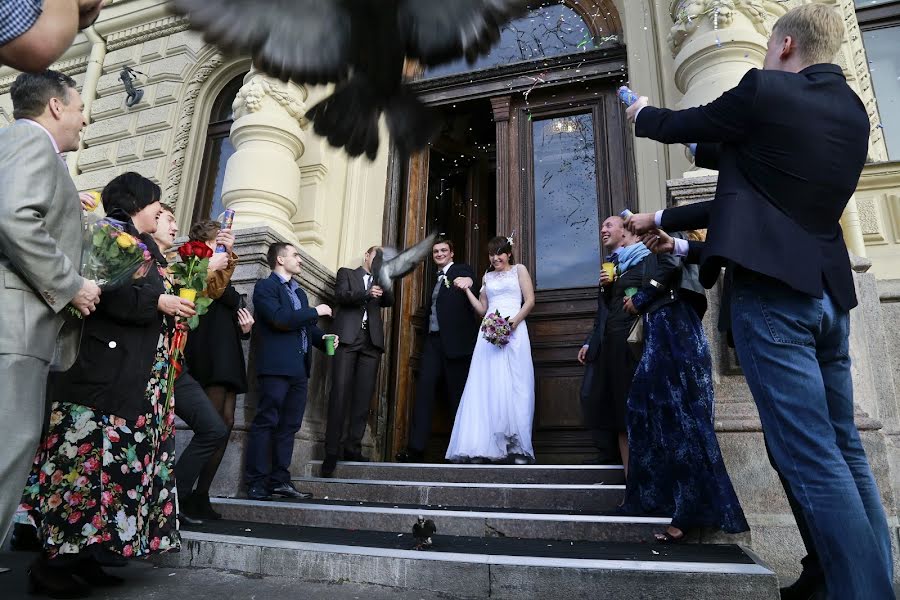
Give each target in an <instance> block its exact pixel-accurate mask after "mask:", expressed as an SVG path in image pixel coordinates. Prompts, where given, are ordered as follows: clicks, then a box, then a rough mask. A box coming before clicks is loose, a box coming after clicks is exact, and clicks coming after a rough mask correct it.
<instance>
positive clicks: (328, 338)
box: [322, 333, 335, 356]
mask: <svg viewBox="0 0 900 600" xmlns="http://www.w3.org/2000/svg"><path fill="white" fill-rule="evenodd" d="M334 337H335V336H334V334H333V333H329V334H328V335H325V336H323V338H322V339H324V340H325V354H327V355H328V356H334Z"/></svg>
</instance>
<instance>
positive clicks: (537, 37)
mask: <svg viewBox="0 0 900 600" xmlns="http://www.w3.org/2000/svg"><path fill="white" fill-rule="evenodd" d="M448 1H452V0H448ZM604 41H605V40H595V39H594V38H593V36H592V35H591V31H590V29H588V26H587V24H586V23H585V22H584V19H582V18H581V17H580V16H579V15H578V13H576V12H575V11H574V10H572V9H571V8H570V7H568V6H566V5H565V4H563V3H562V1H561V0H556V1H555V2H545V3H543V5H542V6H540V7H539V8H535V9H532V10H531V11H530V12H529V13H528V15H526V16H524V17H522V18H520V19H515V20H513V21H510V22H509V23H508V24H506V25H505V26H504V27H503V29H502V30H501V31H500V41H499V42H498V43H497V45H496V46H494V48H493V49H492V50H491V52H490V54H488V55H486V56H482V57H480V58H478V59H477V60H476V61H475V63H474V64H471V65H470V64H469V63H468V62H466V60H465V59H460V60H457V61H455V62H452V63H447V64H445V65H439V66H437V67H434V68H431V69H428V71H427V72H426V74H425V76H426V77H442V76H444V75H452V74H454V73H465V72H467V71H478V70H480V69H487V68H489V67H495V66H498V65H507V64H511V63H517V62H525V61H529V60H535V59H538V58H545V57H549V56H560V55H563V54H572V53H574V52H581V51H584V50H593V49H594V48H596V47H597V46H598V45H602V43H603V42H604Z"/></svg>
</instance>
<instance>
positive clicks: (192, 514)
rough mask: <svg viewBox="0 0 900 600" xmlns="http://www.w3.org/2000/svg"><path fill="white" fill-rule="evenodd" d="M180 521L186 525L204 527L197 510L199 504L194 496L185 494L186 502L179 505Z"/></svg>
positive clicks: (182, 501) (183, 501)
mask: <svg viewBox="0 0 900 600" xmlns="http://www.w3.org/2000/svg"><path fill="white" fill-rule="evenodd" d="M178 519H179V520H180V521H181V522H182V523H183V524H186V525H203V519H201V518H200V513H199V511H198V510H197V503H196V502H195V500H194V497H193V496H192V495H188V494H185V496H184V500H181V501H180V502H179V503H178Z"/></svg>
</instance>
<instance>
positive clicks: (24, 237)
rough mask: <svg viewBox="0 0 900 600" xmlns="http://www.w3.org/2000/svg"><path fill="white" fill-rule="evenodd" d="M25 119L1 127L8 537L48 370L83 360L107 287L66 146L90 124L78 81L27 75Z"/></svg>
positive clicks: (0, 325)
mask: <svg viewBox="0 0 900 600" xmlns="http://www.w3.org/2000/svg"><path fill="white" fill-rule="evenodd" d="M10 95H11V96H12V101H13V116H14V117H15V118H16V121H15V123H13V124H12V125H11V126H9V127H6V128H4V129H0V306H2V307H3V310H4V316H3V320H2V321H0V440H3V452H0V539H2V538H3V537H5V534H6V531H7V528H8V527H9V523H10V520H11V518H12V515H13V512H14V511H15V509H16V506H17V505H18V503H19V499H20V498H21V496H22V489H23V488H24V485H25V479H26V477H27V476H28V470H29V468H30V467H31V462H32V459H33V458H34V452H35V450H36V448H37V446H38V442H39V438H40V434H41V428H42V426H43V422H44V404H45V400H44V399H45V397H46V385H47V374H48V372H49V371H50V370H51V368H52V369H53V370H66V369H68V368H69V367H71V366H72V364H73V363H74V361H75V355H76V354H77V352H78V343H79V338H80V329H81V328H80V324H71V323H69V324H67V325H66V327H63V323H64V320H63V316H62V314H61V312H60V311H62V310H63V309H64V308H65V307H66V306H67V305H69V304H71V305H72V306H74V307H75V308H76V309H78V310H79V311H81V313H82V314H83V315H85V316H87V315H90V314H91V312H93V311H94V310H95V308H96V304H97V301H98V300H99V298H100V288H99V287H97V284H96V283H95V282H93V281H90V280H86V279H84V278H83V277H81V275H79V273H78V270H79V266H80V263H81V237H82V235H81V206H80V203H79V199H78V190H76V189H75V184H74V183H73V182H72V178H71V177H69V171H68V169H67V168H66V164H65V162H64V161H63V159H62V157H61V156H60V153H61V152H69V151H72V150H76V149H77V148H78V141H79V136H80V134H81V130H82V129H84V126H85V125H86V123H85V120H84V116H83V114H82V112H83V111H84V103H83V102H82V101H81V96H80V95H79V94H78V90H76V89H75V81H74V80H73V79H72V78H71V77H69V76H67V75H63V74H62V73H57V72H55V71H44V72H43V73H34V74H30V73H23V74H22V75H19V77H18V78H16V81H15V82H14V83H13V85H12V88H11V90H10Z"/></svg>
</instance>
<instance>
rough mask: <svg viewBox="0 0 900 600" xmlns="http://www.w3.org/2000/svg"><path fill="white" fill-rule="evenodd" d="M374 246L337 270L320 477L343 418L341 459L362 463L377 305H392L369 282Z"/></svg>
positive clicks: (378, 347)
mask: <svg viewBox="0 0 900 600" xmlns="http://www.w3.org/2000/svg"><path fill="white" fill-rule="evenodd" d="M378 250H379V247H378V246H372V247H371V248H369V249H368V250H367V251H366V254H365V256H363V266H361V267H359V268H358V269H352V270H351V269H346V268H342V269H338V272H337V277H336V281H335V284H334V296H335V299H336V301H337V304H338V311H337V315H335V317H334V332H335V333H336V334H337V335H338V336H339V337H340V338H341V340H343V344H341V347H340V348H339V349H337V350H336V351H335V356H334V362H333V364H332V370H331V398H330V400H329V403H328V425H327V427H326V429H325V462H323V463H322V477H331V476H332V474H334V468H335V465H337V461H338V455H339V453H340V451H341V437H342V436H343V434H344V423H345V422H347V419H348V417H349V424H348V427H347V429H346V436H345V439H344V442H343V445H344V460H355V461H365V460H366V458H365V457H364V456H363V454H362V437H363V434H365V432H366V418H367V416H368V414H369V403H370V402H371V400H372V394H373V393H374V392H375V378H376V377H377V375H378V363H379V362H380V361H381V355H382V354H384V325H383V323H382V321H381V309H382V308H386V307H388V306H390V305H391V304H392V302H391V301H390V300H389V299H388V297H386V296H384V295H383V290H382V289H381V287H379V286H378V285H374V284H373V278H372V261H373V260H374V259H375V254H376V252H377V251H378Z"/></svg>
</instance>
